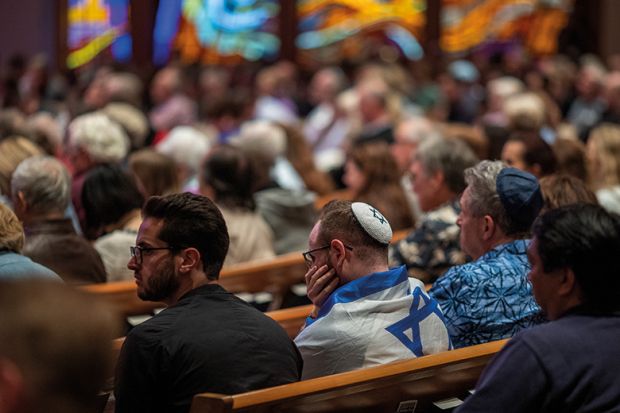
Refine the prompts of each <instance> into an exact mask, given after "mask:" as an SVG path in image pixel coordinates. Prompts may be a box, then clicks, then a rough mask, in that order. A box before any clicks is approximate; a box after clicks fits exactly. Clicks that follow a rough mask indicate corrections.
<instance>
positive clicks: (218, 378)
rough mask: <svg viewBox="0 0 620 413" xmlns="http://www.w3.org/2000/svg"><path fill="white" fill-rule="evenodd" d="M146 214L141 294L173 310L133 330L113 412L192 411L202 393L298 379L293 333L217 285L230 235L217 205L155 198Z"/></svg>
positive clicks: (135, 265) (132, 265)
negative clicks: (287, 331) (288, 334)
mask: <svg viewBox="0 0 620 413" xmlns="http://www.w3.org/2000/svg"><path fill="white" fill-rule="evenodd" d="M142 214H143V218H144V220H143V222H142V225H141V226H140V230H139V231H138V237H137V240H136V246H135V247H132V248H131V256H132V257H131V259H130V261H129V264H128V265H127V266H128V268H129V269H131V270H132V271H133V272H134V276H135V280H136V284H137V287H138V296H139V297H140V298H141V299H143V300H150V301H163V302H164V303H166V304H167V305H168V308H167V309H166V310H164V311H162V312H161V313H159V314H157V315H156V316H154V317H153V318H151V319H150V320H148V321H146V322H144V323H142V324H140V325H139V326H137V327H135V328H134V329H133V330H132V331H131V332H130V333H129V334H128V335H127V339H126V340H125V343H124V345H123V349H122V350H121V355H120V358H119V369H118V372H117V380H116V389H115V396H116V412H117V413H123V412H132V413H135V412H188V411H189V408H190V404H191V400H192V397H193V396H194V395H195V394H197V393H201V392H215V393H224V394H234V393H241V392H245V391H250V390H255V389H259V388H263V387H270V386H275V385H279V384H285V383H290V382H294V381H297V380H299V376H300V370H301V358H300V356H299V353H298V351H297V349H296V348H295V346H294V344H293V343H292V342H291V340H290V339H289V338H288V336H287V334H286V332H285V331H284V330H283V329H282V328H281V327H280V326H278V324H277V323H276V322H274V321H273V320H271V319H270V318H268V317H267V316H265V315H263V314H262V313H260V312H259V311H257V310H255V309H254V308H252V307H251V306H250V305H248V304H247V303H245V302H243V301H241V300H239V299H237V298H236V297H235V296H234V295H232V294H230V293H228V292H227V291H226V290H224V289H223V288H222V287H220V286H219V285H218V283H217V279H218V277H219V272H220V269H221V268H222V264H223V262H224V258H225V256H226V253H227V251H228V243H229V239H228V231H227V229H226V224H225V223H224V218H223V217H222V214H221V213H220V211H219V210H218V209H217V207H216V206H215V204H213V202H211V201H210V200H209V199H208V198H206V197H203V196H199V195H193V194H189V193H185V194H174V195H168V196H165V197H151V198H150V199H149V200H148V201H147V203H146V205H145V206H144V208H143V210H142Z"/></svg>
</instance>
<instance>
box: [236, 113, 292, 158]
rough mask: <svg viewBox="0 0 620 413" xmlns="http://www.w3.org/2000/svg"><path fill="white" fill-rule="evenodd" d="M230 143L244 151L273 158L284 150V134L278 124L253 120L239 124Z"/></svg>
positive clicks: (282, 153) (280, 154)
mask: <svg viewBox="0 0 620 413" xmlns="http://www.w3.org/2000/svg"><path fill="white" fill-rule="evenodd" d="M231 143H232V144H233V145H235V146H238V147H239V148H241V149H243V151H244V152H247V153H250V154H256V155H261V156H264V157H267V158H271V159H275V158H277V157H278V156H282V155H284V153H285V151H286V134H285V133H284V130H283V129H282V128H280V127H279V126H277V125H275V124H273V123H272V122H270V121H266V120H253V121H249V122H245V123H244V124H243V125H242V126H241V130H240V131H239V135H237V136H236V137H234V138H232V139H231Z"/></svg>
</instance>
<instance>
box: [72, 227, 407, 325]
mask: <svg viewBox="0 0 620 413" xmlns="http://www.w3.org/2000/svg"><path fill="white" fill-rule="evenodd" d="M409 232H410V230H402V231H397V232H395V233H394V236H393V237H392V240H393V242H396V241H398V240H400V239H402V238H404V237H405V236H406V235H407V234H408V233H409ZM305 273H306V264H305V262H304V259H303V256H302V255H301V253H300V252H291V253H289V254H285V255H280V256H277V257H275V258H271V259H267V260H260V261H251V262H246V263H241V264H236V265H232V266H230V267H227V268H224V269H223V270H222V272H221V274H220V280H219V283H220V284H221V285H222V287H224V288H225V289H226V290H228V291H230V292H232V293H241V292H247V293H258V292H269V293H272V294H273V296H274V299H273V304H272V305H271V306H270V309H274V310H275V309H278V308H280V304H281V302H282V299H283V298H284V295H285V294H286V292H287V291H288V290H289V288H290V287H291V286H292V285H295V284H301V283H304V275H305ZM80 288H82V289H83V290H85V291H88V292H91V293H94V294H96V295H98V296H99V297H102V298H103V299H105V300H107V301H109V302H111V303H113V304H114V305H116V306H117V308H118V309H119V311H120V312H121V314H123V315H125V316H133V315H142V314H150V313H151V312H152V311H153V310H155V309H157V308H163V307H165V304H163V303H158V302H151V301H142V300H140V298H138V296H137V293H136V284H135V282H134V281H133V280H132V281H118V282H113V283H106V284H91V285H86V286H81V287H80Z"/></svg>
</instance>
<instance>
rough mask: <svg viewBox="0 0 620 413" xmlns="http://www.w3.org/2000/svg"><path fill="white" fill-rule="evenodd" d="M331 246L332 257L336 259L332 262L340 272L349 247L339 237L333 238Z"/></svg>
mask: <svg viewBox="0 0 620 413" xmlns="http://www.w3.org/2000/svg"><path fill="white" fill-rule="evenodd" d="M329 246H330V250H331V251H330V253H331V256H332V259H333V260H334V261H333V262H332V263H333V265H334V268H335V269H336V272H337V273H339V274H340V272H341V270H342V267H343V265H344V262H345V260H346V257H347V248H346V247H345V246H344V243H343V242H342V241H340V240H339V239H333V240H331V242H330V243H329Z"/></svg>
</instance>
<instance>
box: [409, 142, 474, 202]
mask: <svg viewBox="0 0 620 413" xmlns="http://www.w3.org/2000/svg"><path fill="white" fill-rule="evenodd" d="M415 159H416V160H418V161H420V162H421V163H422V166H423V167H424V170H425V171H426V173H428V174H429V175H434V174H436V173H437V172H441V173H443V175H444V180H445V182H446V185H447V186H448V188H449V189H450V191H452V192H453V193H455V194H458V193H461V192H463V190H464V189H465V187H466V185H465V180H464V178H463V171H464V170H465V169H466V168H469V167H471V166H473V165H475V164H476V162H478V158H477V157H476V155H475V154H474V152H473V151H472V150H471V148H470V147H469V146H467V144H465V143H464V142H463V141H461V140H458V139H444V138H440V137H438V136H434V137H429V138H427V139H425V140H424V141H422V143H420V146H419V147H418V149H417V151H416V155H415Z"/></svg>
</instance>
